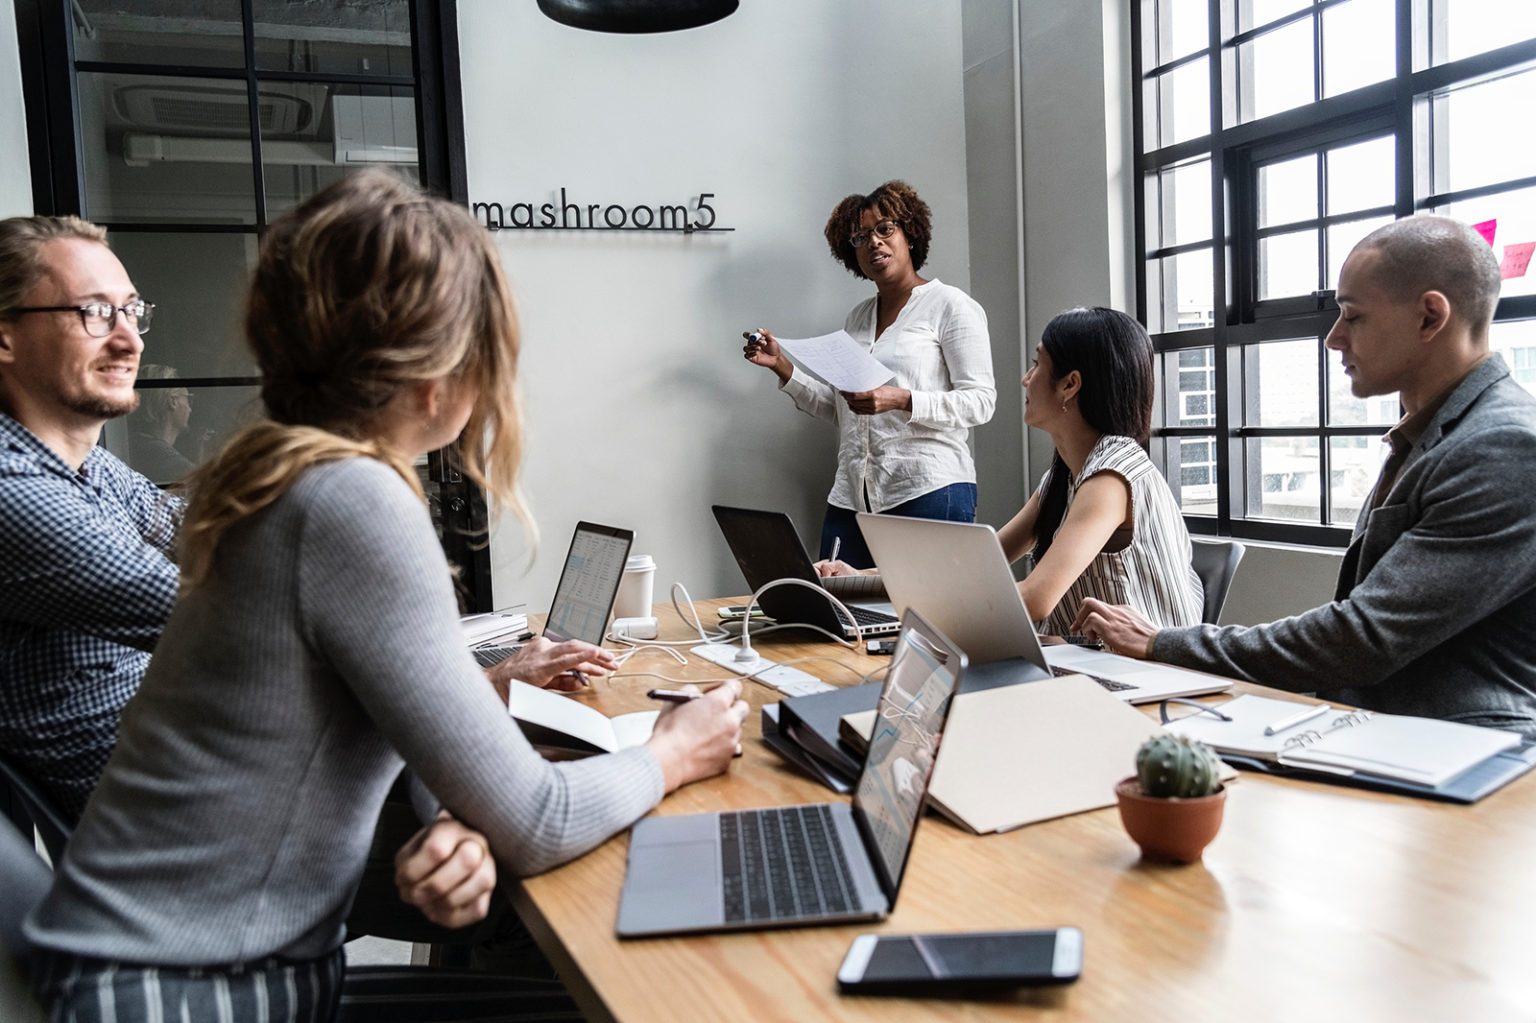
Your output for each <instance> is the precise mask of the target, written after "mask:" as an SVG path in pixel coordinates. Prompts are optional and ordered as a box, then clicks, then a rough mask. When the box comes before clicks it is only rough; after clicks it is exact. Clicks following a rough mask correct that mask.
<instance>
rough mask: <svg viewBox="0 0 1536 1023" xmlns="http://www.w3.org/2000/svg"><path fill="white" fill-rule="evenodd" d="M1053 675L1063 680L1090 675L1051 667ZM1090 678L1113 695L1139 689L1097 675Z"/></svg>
mask: <svg viewBox="0 0 1536 1023" xmlns="http://www.w3.org/2000/svg"><path fill="white" fill-rule="evenodd" d="M1051 674H1052V675H1055V676H1056V677H1057V678H1061V677H1062V676H1063V675H1088V673H1087V672H1086V671H1078V670H1077V669H1076V668H1058V667H1055V666H1054V665H1053V666H1052V667H1051ZM1088 677H1089V678H1091V679H1093V680H1094V681H1095V682H1097V683H1098V684H1099V685H1101V686H1103V687H1104V688H1105V689H1108V690H1109V691H1110V692H1112V693H1120V692H1124V691H1125V690H1127V689H1135V688H1137V687H1136V686H1133V685H1131V684H1130V683H1129V682H1116V681H1115V680H1114V679H1112V678H1099V676H1097V675H1088Z"/></svg>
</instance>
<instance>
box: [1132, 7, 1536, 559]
mask: <svg viewBox="0 0 1536 1023" xmlns="http://www.w3.org/2000/svg"><path fill="white" fill-rule="evenodd" d="M1130 3H1131V11H1132V22H1133V26H1134V34H1135V45H1134V49H1133V53H1134V62H1135V68H1134V79H1135V81H1136V83H1137V95H1136V98H1135V99H1136V110H1137V117H1136V134H1137V152H1138V161H1139V162H1138V171H1139V174H1140V182H1141V187H1140V192H1139V195H1138V217H1137V242H1138V247H1139V250H1140V252H1141V255H1142V257H1143V258H1142V261H1141V271H1140V273H1139V274H1138V302H1139V305H1140V310H1141V313H1142V315H1143V317H1144V320H1145V322H1146V324H1147V327H1148V329H1149V330H1150V331H1151V332H1152V336H1153V340H1154V343H1155V345H1156V348H1157V351H1158V365H1159V369H1160V375H1159V380H1160V386H1159V396H1158V403H1157V417H1158V418H1157V423H1156V429H1155V430H1154V438H1153V445H1152V449H1153V457H1154V458H1156V459H1159V461H1160V464H1161V465H1162V467H1163V470H1164V474H1165V475H1166V476H1167V478H1168V481H1169V484H1170V485H1171V486H1172V487H1173V490H1174V493H1175V495H1176V496H1177V497H1178V499H1179V501H1180V504H1181V506H1182V508H1183V509H1184V513H1185V515H1186V517H1187V518H1188V520H1189V523H1190V527H1191V529H1192V530H1194V531H1196V532H1203V533H1221V534H1228V535H1235V536H1241V537H1252V538H1256V539H1273V540H1289V541H1296V542H1306V543H1332V544H1342V543H1344V542H1346V541H1347V539H1348V536H1349V531H1350V527H1351V526H1352V525H1353V524H1354V521H1355V518H1356V516H1357V515H1358V513H1359V511H1360V507H1361V504H1362V503H1363V501H1364V499H1365V497H1366V495H1367V493H1368V492H1369V491H1370V488H1371V486H1372V485H1373V484H1374V482H1375V479H1376V475H1377V472H1378V471H1379V468H1380V465H1381V461H1382V458H1383V457H1384V455H1385V446H1384V445H1383V444H1382V443H1381V441H1380V437H1381V435H1382V433H1384V432H1385V430H1386V428H1387V427H1389V426H1391V425H1392V424H1393V423H1394V422H1396V421H1397V419H1398V418H1399V415H1400V410H1399V407H1398V403H1397V398H1396V396H1395V395H1388V396H1384V397H1379V398H1369V399H1365V400H1361V399H1358V398H1355V397H1354V396H1353V395H1352V394H1351V393H1350V389H1349V381H1348V379H1347V378H1345V377H1344V375H1343V373H1342V372H1341V367H1340V365H1339V359H1338V356H1337V355H1336V354H1333V353H1329V352H1328V351H1327V350H1326V349H1325V348H1324V346H1323V338H1324V337H1325V336H1326V335H1327V333H1328V330H1329V328H1330V327H1331V326H1332V325H1333V321H1334V319H1335V317H1336V316H1337V307H1336V305H1335V304H1334V302H1333V290H1332V289H1333V288H1334V287H1335V286H1336V284H1337V281H1338V274H1339V268H1340V266H1341V265H1342V264H1343V262H1344V258H1345V257H1346V256H1347V255H1348V254H1349V250H1350V248H1351V247H1352V246H1353V245H1354V244H1355V243H1356V242H1357V241H1359V240H1360V239H1361V238H1362V237H1364V236H1365V235H1366V234H1367V233H1369V232H1370V231H1371V230H1373V229H1374V228H1376V227H1377V226H1379V225H1381V224H1384V223H1387V222H1388V221H1390V220H1392V219H1394V218H1396V217H1402V216H1408V215H1410V214H1412V213H1414V212H1416V211H1420V210H1428V211H1433V212H1437V213H1444V214H1446V215H1449V216H1453V217H1457V218H1459V219H1462V220H1465V221H1468V222H1470V223H1474V224H1478V225H1479V229H1480V230H1482V231H1483V233H1484V236H1485V237H1487V238H1488V239H1489V242H1490V244H1492V245H1493V247H1494V251H1495V254H1496V255H1498V256H1500V257H1501V260H1502V261H1503V263H1504V265H1505V268H1506V269H1505V275H1506V280H1505V282H1504V290H1503V297H1502V299H1501V301H1500V303H1499V307H1498V313H1497V322H1496V324H1495V327H1494V331H1493V338H1492V343H1493V347H1494V349H1495V350H1497V351H1499V352H1500V353H1501V354H1503V356H1504V358H1505V361H1507V362H1508V363H1509V365H1510V368H1511V370H1512V371H1513V372H1514V374H1515V378H1516V379H1517V380H1519V381H1520V382H1521V383H1523V384H1525V385H1526V386H1527V387H1528V388H1531V389H1532V390H1533V391H1536V270H1532V271H1531V272H1529V273H1527V272H1526V262H1527V261H1529V260H1530V255H1531V251H1532V249H1533V247H1536V136H1532V134H1531V133H1530V132H1528V131H1525V130H1524V127H1523V125H1524V123H1525V118H1524V114H1525V112H1526V111H1529V110H1532V109H1536V2H1532V0H1130Z"/></svg>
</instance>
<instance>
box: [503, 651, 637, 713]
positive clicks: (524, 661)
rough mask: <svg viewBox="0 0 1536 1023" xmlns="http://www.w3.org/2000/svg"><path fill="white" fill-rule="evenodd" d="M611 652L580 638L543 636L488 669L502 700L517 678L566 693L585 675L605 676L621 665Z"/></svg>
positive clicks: (579, 682) (579, 684) (582, 684)
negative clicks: (561, 639) (558, 639)
mask: <svg viewBox="0 0 1536 1023" xmlns="http://www.w3.org/2000/svg"><path fill="white" fill-rule="evenodd" d="M618 666H619V662H618V661H617V660H615V659H614V656H613V654H612V653H611V652H609V651H607V650H604V649H603V648H602V647H600V646H593V645H592V644H591V643H583V642H582V641H581V640H579V639H568V640H566V641H565V642H564V643H554V642H551V641H550V640H547V639H545V638H544V637H543V636H538V637H535V638H534V639H530V640H529V641H528V642H527V643H525V644H523V648H522V649H521V650H519V651H518V652H517V653H515V654H513V655H512V656H511V657H508V658H507V659H506V660H504V661H502V662H501V663H500V664H497V665H494V666H492V667H489V668H487V669H485V674H486V676H487V677H489V678H490V680H491V685H493V686H495V687H496V692H497V694H498V695H500V696H501V702H502V703H506V702H507V683H508V682H509V681H510V680H512V679H516V680H517V681H519V682H527V683H528V684H529V685H531V686H538V687H539V688H541V689H559V690H563V691H566V692H570V691H572V690H577V689H581V688H583V687H584V686H585V685H586V684H587V683H586V680H585V679H584V678H583V677H582V676H583V675H606V674H608V673H609V672H610V671H613V670H615V669H616V668H618Z"/></svg>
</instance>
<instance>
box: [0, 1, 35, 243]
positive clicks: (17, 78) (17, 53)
mask: <svg viewBox="0 0 1536 1023" xmlns="http://www.w3.org/2000/svg"><path fill="white" fill-rule="evenodd" d="M0 153H10V154H11V155H10V157H9V158H7V159H5V160H3V161H0V217H16V216H28V215H30V214H31V213H32V212H33V210H32V171H31V162H30V161H29V160H28V158H27V109H26V104H25V103H24V102H23V101H22V95H21V49H20V47H19V45H18V44H17V40H16V4H15V2H14V0H0Z"/></svg>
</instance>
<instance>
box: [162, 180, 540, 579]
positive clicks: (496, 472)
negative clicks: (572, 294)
mask: <svg viewBox="0 0 1536 1023" xmlns="http://www.w3.org/2000/svg"><path fill="white" fill-rule="evenodd" d="M245 333H246V339H247V341H248V342H249V344H250V346H251V349H252V352H253V354H254V355H255V358H256V364H257V366H258V367H260V370H261V398H262V402H263V404H264V405H265V406H266V412H267V416H268V418H267V419H265V420H263V421H261V422H258V423H255V424H254V425H252V426H249V427H247V428H246V429H244V430H242V431H241V432H240V433H238V434H236V435H235V437H234V438H232V439H231V440H230V442H229V443H228V444H227V445H226V446H225V448H224V450H223V451H222V452H221V453H220V454H219V455H218V457H216V458H214V459H213V460H212V461H210V462H208V463H207V464H205V465H204V466H203V467H201V468H200V469H198V470H197V471H196V472H195V473H194V474H193V475H192V476H191V478H190V479H189V481H188V485H189V488H190V491H191V497H190V501H189V504H188V507H187V513H186V518H185V520H184V522H183V523H182V528H181V536H180V556H179V560H180V562H181V570H182V584H183V586H184V588H187V589H191V588H195V587H196V586H198V585H200V584H201V583H202V582H203V580H204V579H206V578H207V575H208V572H209V570H210V568H211V566H212V562H213V558H214V553H215V550H216V548H217V546H218V543H219V540H220V539H221V538H222V537H223V536H224V535H225V533H226V532H227V531H228V530H229V529H230V528H231V527H232V526H234V525H235V524H236V523H238V522H240V521H241V520H242V519H244V518H246V517H247V516H249V515H252V514H254V513H255V512H257V511H259V510H260V509H262V508H264V507H266V506H267V505H269V504H271V503H272V502H274V501H276V500H277V499H278V498H280V497H281V496H282V495H283V494H284V493H286V492H287V491H288V489H289V488H290V487H292V486H293V484H294V483H295V482H296V481H297V480H298V478H299V477H300V476H301V475H302V474H303V473H304V471H305V470H306V469H308V468H309V467H311V466H313V465H316V464H319V463H322V462H330V461H337V460H340V459H344V458H355V457H368V458H375V459H378V460H379V461H382V462H384V463H385V464H387V465H389V466H391V467H392V468H393V469H394V470H395V471H396V472H398V473H399V474H400V477H401V478H402V479H404V480H405V481H406V482H407V483H409V484H410V485H411V487H412V488H413V489H414V490H415V491H416V493H417V494H418V495H422V490H421V485H420V483H419V482H418V480H417V478H416V473H415V470H414V468H413V467H412V465H411V460H410V458H408V457H407V456H405V455H403V454H401V453H400V452H398V451H395V450H392V449H391V448H390V447H389V446H388V445H387V444H386V443H385V442H384V441H382V440H381V439H380V438H379V436H378V435H377V429H376V426H377V421H378V417H379V415H380V413H381V412H382V411H383V410H384V409H385V407H386V406H388V405H389V404H390V402H391V401H393V400H394V399H395V397H396V396H397V395H399V394H400V393H401V392H402V391H403V390H405V389H406V388H408V387H409V386H411V385H412V384H415V383H418V382H421V381H429V380H443V379H448V380H451V381H453V382H455V383H468V384H471V385H474V386H475V387H476V388H477V389H478V397H477V399H476V401H475V405H474V409H473V411H472V412H471V414H470V417H469V422H468V424H467V426H466V427H465V429H464V433H463V435H462V436H461V437H460V440H459V445H458V453H459V461H460V463H461V468H462V470H463V472H464V474H465V475H467V476H468V477H469V478H470V479H472V480H474V482H475V483H476V484H477V485H479V486H480V488H481V489H482V490H483V491H484V492H485V494H486V495H487V497H488V499H489V502H490V504H491V505H492V507H493V508H495V509H497V510H502V509H505V510H510V511H512V512H513V513H514V514H515V515H516V516H517V517H518V519H519V520H520V521H521V522H522V523H523V525H524V528H525V529H527V528H528V527H529V520H528V517H527V513H526V511H525V509H524V506H523V503H522V499H521V496H520V495H519V493H518V488H517V473H518V466H519V463H520V462H521V459H522V413H521V406H520V403H519V399H518V387H517V357H518V348H519V338H518V329H517V313H516V309H515V307H514V305H513V302H512V294H511V291H510V289H509V288H508V286H507V280H506V276H505V275H504V274H503V273H502V269H501V260H500V257H499V256H498V254H497V252H496V249H495V246H494V245H492V243H491V241H490V236H489V235H488V234H487V233H486V231H485V230H484V229H483V228H481V227H480V226H479V225H478V224H477V223H476V222H475V220H474V218H473V217H472V216H471V215H470V213H469V211H468V210H465V209H463V208H461V207H459V206H455V205H454V204H452V203H450V202H448V201H446V200H444V199H437V198H433V197H431V196H428V195H425V194H423V193H422V192H420V191H419V190H417V189H416V188H414V187H412V186H410V185H408V184H406V183H404V182H402V181H400V180H399V179H397V178H395V177H393V176H391V175H389V174H387V173H385V172H383V171H379V170H365V171H361V172H359V173H357V174H354V175H351V176H350V177H347V178H344V179H342V180H341V181H339V182H337V183H336V184H334V185H331V186H330V187H329V188H326V189H325V190H324V191H322V192H320V193H319V194H317V195H315V196H314V197H313V198H311V199H309V200H308V201H306V202H305V203H303V204H302V205H300V206H299V207H297V208H296V209H294V210H292V211H291V212H289V213H287V214H285V215H284V216H283V217H281V218H279V219H278V220H276V221H274V222H273V224H272V225H271V227H270V229H269V230H268V231H267V234H266V236H265V237H264V238H263V239H262V242H261V252H260V256H259V258H258V260H257V264H256V272H255V275H254V277H253V279H252V281H251V286H250V291H249V293H248V297H247V299H246V306H245ZM422 496H423V500H425V496H424V495H422Z"/></svg>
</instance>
